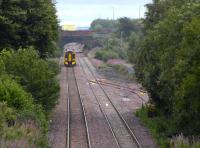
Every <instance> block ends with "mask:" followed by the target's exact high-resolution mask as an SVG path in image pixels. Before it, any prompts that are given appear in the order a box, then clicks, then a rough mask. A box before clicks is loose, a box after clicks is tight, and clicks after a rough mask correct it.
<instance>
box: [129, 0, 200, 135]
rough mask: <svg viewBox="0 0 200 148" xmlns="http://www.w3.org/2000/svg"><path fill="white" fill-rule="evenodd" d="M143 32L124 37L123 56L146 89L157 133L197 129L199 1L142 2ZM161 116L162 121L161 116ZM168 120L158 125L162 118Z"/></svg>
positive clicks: (199, 107) (194, 131)
mask: <svg viewBox="0 0 200 148" xmlns="http://www.w3.org/2000/svg"><path fill="white" fill-rule="evenodd" d="M147 10H148V11H147V13H146V18H145V19H144V30H143V33H144V36H142V37H141V38H140V41H138V37H137V36H133V37H132V39H131V40H130V45H132V47H130V52H131V53H134V56H133V54H131V55H130V56H129V59H131V61H133V62H135V63H136V71H137V77H138V78H139V80H140V81H141V82H142V83H143V85H144V86H145V87H146V88H147V89H148V91H149V93H150V96H151V99H152V102H153V104H154V105H155V106H156V111H157V115H158V116H163V117H164V118H163V126H162V127H160V129H159V130H160V131H159V132H160V133H164V134H165V136H166V137H167V136H173V135H176V134H181V133H183V134H184V135H186V136H189V137H191V136H195V137H198V136H199V133H200V93H199V92H200V83H199V82H200V49H199V48H200V36H199V35H200V27H199V26H200V3H199V1H196V0H191V1H188V0H182V1H180V0H164V1H161V0H154V1H153V3H152V4H148V5H147ZM164 120H165V121H164ZM167 121H170V124H164V122H166V123H169V122H167Z"/></svg>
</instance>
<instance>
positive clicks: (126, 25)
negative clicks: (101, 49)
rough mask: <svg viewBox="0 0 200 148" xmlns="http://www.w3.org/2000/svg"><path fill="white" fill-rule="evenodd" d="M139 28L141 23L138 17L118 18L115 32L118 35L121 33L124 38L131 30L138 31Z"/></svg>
mask: <svg viewBox="0 0 200 148" xmlns="http://www.w3.org/2000/svg"><path fill="white" fill-rule="evenodd" d="M141 28H142V25H141V23H140V20H139V19H130V18H127V17H123V18H119V19H118V25H117V33H118V36H119V37H120V36H121V35H122V36H123V37H124V38H125V39H126V38H128V37H129V36H130V35H131V33H132V32H135V33H139V32H140V31H141ZM121 33H122V34H121Z"/></svg>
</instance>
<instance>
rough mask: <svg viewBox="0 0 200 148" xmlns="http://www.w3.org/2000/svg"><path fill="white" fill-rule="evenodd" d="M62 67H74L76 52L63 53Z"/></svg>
mask: <svg viewBox="0 0 200 148" xmlns="http://www.w3.org/2000/svg"><path fill="white" fill-rule="evenodd" d="M64 65H65V66H75V65H76V52H74V51H66V52H65V53H64Z"/></svg>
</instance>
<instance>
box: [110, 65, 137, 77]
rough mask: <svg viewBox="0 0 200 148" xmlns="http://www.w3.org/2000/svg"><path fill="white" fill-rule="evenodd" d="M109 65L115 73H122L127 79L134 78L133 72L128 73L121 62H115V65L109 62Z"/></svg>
mask: <svg viewBox="0 0 200 148" xmlns="http://www.w3.org/2000/svg"><path fill="white" fill-rule="evenodd" d="M109 66H111V67H112V68H113V69H114V70H115V71H116V72H117V73H119V74H120V75H122V76H123V77H124V78H125V79H127V80H135V74H134V73H130V72H129V71H128V68H127V67H126V66H124V65H121V64H115V65H111V64H109Z"/></svg>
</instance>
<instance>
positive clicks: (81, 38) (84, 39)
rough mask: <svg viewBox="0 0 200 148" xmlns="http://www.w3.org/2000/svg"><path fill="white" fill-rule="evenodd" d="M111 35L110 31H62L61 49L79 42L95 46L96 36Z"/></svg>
mask: <svg viewBox="0 0 200 148" xmlns="http://www.w3.org/2000/svg"><path fill="white" fill-rule="evenodd" d="M107 33H111V31H110V30H99V31H91V30H77V31H62V32H61V47H63V46H64V45H65V44H67V43H72V42H79V43H81V44H92V43H93V44H94V42H95V41H94V40H93V35H94V34H107Z"/></svg>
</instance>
